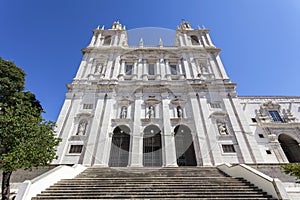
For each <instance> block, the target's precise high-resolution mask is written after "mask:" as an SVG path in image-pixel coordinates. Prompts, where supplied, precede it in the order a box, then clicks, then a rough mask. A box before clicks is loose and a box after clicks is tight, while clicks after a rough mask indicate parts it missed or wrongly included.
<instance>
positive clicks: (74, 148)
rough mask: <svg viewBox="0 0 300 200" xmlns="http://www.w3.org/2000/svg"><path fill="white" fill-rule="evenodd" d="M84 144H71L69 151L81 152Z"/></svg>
mask: <svg viewBox="0 0 300 200" xmlns="http://www.w3.org/2000/svg"><path fill="white" fill-rule="evenodd" d="M82 148H83V145H71V147H70V151H69V153H81V151H82Z"/></svg>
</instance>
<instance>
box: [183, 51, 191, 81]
mask: <svg viewBox="0 0 300 200" xmlns="http://www.w3.org/2000/svg"><path fill="white" fill-rule="evenodd" d="M182 61H183V67H184V71H185V74H186V79H192V76H191V71H190V66H189V63H188V62H187V56H186V55H183V60H182Z"/></svg>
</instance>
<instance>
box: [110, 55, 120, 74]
mask: <svg viewBox="0 0 300 200" xmlns="http://www.w3.org/2000/svg"><path fill="white" fill-rule="evenodd" d="M119 71H120V56H118V57H116V60H115V67H114V71H113V75H112V78H111V79H112V80H118V79H117V77H118V73H119Z"/></svg>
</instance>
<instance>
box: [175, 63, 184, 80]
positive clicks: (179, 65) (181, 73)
mask: <svg viewBox="0 0 300 200" xmlns="http://www.w3.org/2000/svg"><path fill="white" fill-rule="evenodd" d="M177 65H178V71H179V80H184V74H183V71H182V65H181V61H179V62H178V64H177Z"/></svg>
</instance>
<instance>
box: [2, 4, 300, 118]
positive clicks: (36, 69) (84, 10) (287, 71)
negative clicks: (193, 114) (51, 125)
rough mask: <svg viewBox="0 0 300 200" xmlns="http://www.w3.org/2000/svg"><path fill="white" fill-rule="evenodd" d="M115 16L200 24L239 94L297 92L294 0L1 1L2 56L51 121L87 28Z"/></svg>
mask: <svg viewBox="0 0 300 200" xmlns="http://www.w3.org/2000/svg"><path fill="white" fill-rule="evenodd" d="M117 19H119V20H120V22H121V23H122V24H124V25H126V28H127V30H130V29H134V28H141V27H162V28H168V29H173V30H175V28H176V26H178V25H179V24H180V23H181V19H185V20H186V21H189V22H190V23H191V24H192V26H193V27H194V28H197V26H198V25H201V26H202V25H204V26H205V27H206V28H208V29H210V30H211V38H212V40H213V42H214V44H215V45H216V46H217V47H219V48H221V49H222V53H221V58H222V61H223V64H224V66H225V68H226V70H227V73H228V74H229V76H230V78H231V80H232V82H235V83H237V84H238V87H237V91H238V94H239V95H289V96H292V95H300V90H299V82H300V81H299V72H300V70H299V68H300V60H299V59H300V50H299V47H300V1H299V0H242V1H241V0H194V1H191V0H185V1H174V0H173V1H171V0H164V1H163V0H152V1H138V0H128V1H124V0H115V1H102V0H51V1H50V0H43V1H41V0H26V1H22V0H18V1H17V0H2V1H1V3H0V25H1V27H0V56H1V57H2V58H3V59H7V60H11V61H13V62H15V64H16V65H17V66H19V67H21V68H23V69H24V70H25V71H26V73H27V78H26V88H27V89H28V90H30V91H32V92H33V93H35V94H36V96H37V98H38V99H39V100H40V101H41V103H42V105H43V107H44V109H45V110H46V114H45V115H44V117H45V118H46V119H47V120H53V121H56V119H57V116H58V114H59V111H60V108H61V106H62V104H63V101H64V98H65V93H66V92H67V89H66V87H65V84H67V83H71V81H72V79H73V78H74V76H75V73H76V71H77V69H78V66H79V63H80V61H81V58H82V54H81V51H80V50H81V49H82V48H84V47H86V46H87V44H88V43H89V40H90V38H91V36H92V30H93V29H95V28H96V27H97V26H98V25H100V26H102V25H105V27H106V28H108V27H110V26H111V24H112V22H113V21H115V20H117Z"/></svg>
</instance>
